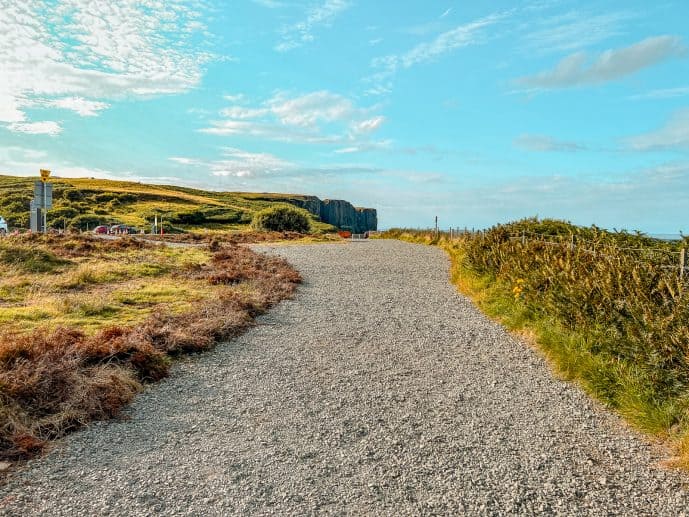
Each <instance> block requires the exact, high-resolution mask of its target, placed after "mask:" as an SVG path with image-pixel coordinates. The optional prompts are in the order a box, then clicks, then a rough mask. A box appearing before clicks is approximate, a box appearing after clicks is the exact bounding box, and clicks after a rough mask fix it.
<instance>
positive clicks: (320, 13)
mask: <svg viewBox="0 0 689 517" xmlns="http://www.w3.org/2000/svg"><path fill="white" fill-rule="evenodd" d="M349 7H350V3H349V2H348V1H347V0H326V1H325V2H324V3H322V4H321V5H318V6H316V7H312V8H311V9H309V10H308V11H307V13H306V18H305V19H304V20H302V21H300V22H299V23H296V24H295V25H292V26H289V27H286V28H284V29H283V30H282V41H281V42H280V43H278V44H277V45H276V46H275V50H277V51H278V52H287V51H289V50H293V49H295V48H298V47H301V46H302V45H304V44H306V43H309V42H311V41H313V40H314V39H315V36H314V35H313V32H314V30H315V29H317V28H319V27H328V26H330V25H332V22H333V21H334V20H335V18H337V16H338V15H340V14H341V13H342V12H344V11H346V10H347V9H349Z"/></svg>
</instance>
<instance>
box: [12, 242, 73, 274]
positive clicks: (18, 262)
mask: <svg viewBox="0 0 689 517" xmlns="http://www.w3.org/2000/svg"><path fill="white" fill-rule="evenodd" d="M69 263H70V262H69V261H67V260H64V259H61V258H59V257H57V256H56V255H54V254H53V253H51V252H49V251H45V250H42V249H40V248H36V247H28V246H15V245H12V244H2V245H0V264H4V265H7V266H15V267H18V268H19V269H21V270H22V271H25V272H27V273H47V272H50V271H54V270H55V269H57V268H59V267H61V266H64V265H66V264H69Z"/></svg>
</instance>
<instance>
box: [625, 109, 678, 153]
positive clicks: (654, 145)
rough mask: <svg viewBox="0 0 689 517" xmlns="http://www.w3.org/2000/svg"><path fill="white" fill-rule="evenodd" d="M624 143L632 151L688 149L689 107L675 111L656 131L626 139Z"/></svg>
mask: <svg viewBox="0 0 689 517" xmlns="http://www.w3.org/2000/svg"><path fill="white" fill-rule="evenodd" d="M626 145H627V147H628V148H629V149H632V150H634V151H654V150H663V149H670V150H672V149H675V150H689V109H683V110H680V111H679V112H677V113H675V115H674V116H673V117H672V118H671V119H670V120H669V121H668V122H667V124H665V125H664V126H663V127H661V128H660V129H658V130H656V131H652V132H650V133H646V134H644V135H639V136H635V137H632V138H629V139H627V140H626Z"/></svg>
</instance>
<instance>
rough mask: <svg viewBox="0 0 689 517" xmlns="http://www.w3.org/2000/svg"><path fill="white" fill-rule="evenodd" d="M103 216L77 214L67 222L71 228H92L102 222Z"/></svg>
mask: <svg viewBox="0 0 689 517" xmlns="http://www.w3.org/2000/svg"><path fill="white" fill-rule="evenodd" d="M101 221H103V218H102V217H100V216H97V215H93V214H83V215H78V216H76V217H74V218H72V220H71V221H70V222H69V227H70V229H72V230H82V231H83V230H93V228H95V227H96V226H98V225H99V224H102V222H101ZM48 223H50V221H48Z"/></svg>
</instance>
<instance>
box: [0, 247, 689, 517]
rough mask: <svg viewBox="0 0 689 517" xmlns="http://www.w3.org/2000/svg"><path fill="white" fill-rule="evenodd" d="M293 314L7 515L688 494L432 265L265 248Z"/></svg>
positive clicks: (30, 485) (485, 506) (674, 508)
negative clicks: (280, 272)
mask: <svg viewBox="0 0 689 517" xmlns="http://www.w3.org/2000/svg"><path fill="white" fill-rule="evenodd" d="M262 249H264V250H266V249H267V250H272V252H273V253H277V254H280V255H282V256H283V257H285V258H287V259H288V261H289V262H290V263H292V264H293V265H294V266H295V267H296V268H297V269H298V270H299V271H300V272H301V273H302V275H303V277H304V284H303V285H302V286H301V287H300V289H299V291H298V294H297V296H296V298H295V299H294V300H292V301H287V302H283V303H282V304H280V305H279V306H278V307H277V308H276V309H274V310H273V311H271V312H270V313H268V314H267V315H264V316H262V317H261V318H260V319H259V326H258V327H256V328H253V329H251V330H250V331H249V332H247V333H246V334H244V335H243V336H240V337H239V338H237V339H236V340H234V341H232V342H231V343H229V344H225V345H221V346H218V347H217V348H216V349H214V350H212V351H211V352H209V353H207V354H204V355H201V356H198V357H191V358H185V359H183V360H181V361H180V362H179V363H177V364H176V366H174V372H173V373H174V374H173V375H172V376H171V377H170V378H168V379H166V380H164V381H162V382H161V383H160V384H158V385H154V386H151V387H149V388H147V390H146V391H145V392H144V393H143V394H142V395H140V396H139V397H138V398H137V399H136V400H135V402H134V403H133V405H132V406H131V407H130V408H129V409H128V410H127V414H128V416H129V417H130V418H129V419H128V420H123V421H115V422H103V423H97V424H95V425H93V426H91V427H89V428H88V429H86V430H85V431H82V432H79V433H77V434H75V435H72V436H70V437H69V438H67V439H66V440H64V441H63V442H62V443H61V444H60V445H58V446H57V447H56V448H55V450H53V451H52V452H51V453H50V454H48V455H47V456H46V457H44V458H41V459H37V460H34V461H32V462H30V463H29V465H28V466H27V467H26V468H25V469H24V470H23V471H22V472H20V473H18V474H16V475H14V476H13V477H12V479H11V480H10V482H9V483H8V484H7V485H6V486H4V487H2V488H1V489H0V514H4V515H19V514H21V515H38V514H45V515H108V514H112V515H121V514H127V515H150V514H152V513H159V514H163V515H181V514H199V515H201V514H202V515H229V514H242V515H246V514H271V513H274V514H282V515H285V514H289V515H294V514H313V513H323V514H344V513H351V514H375V515H381V514H388V515H419V514H449V515H453V514H460V513H470V514H495V513H500V514H535V513H544V512H545V513H562V514H591V515H593V514H595V515H600V514H613V513H614V514H623V515H624V514H626V515H681V514H684V513H686V508H688V507H689V505H688V503H689V492H687V490H686V488H685V485H686V481H687V478H686V477H685V476H684V475H682V474H680V473H677V472H675V471H671V470H667V469H664V468H662V467H661V466H660V462H661V461H662V460H663V454H664V451H663V450H662V449H660V448H656V447H654V446H652V445H651V444H649V443H647V442H645V441H644V440H643V439H642V438H640V436H639V435H637V434H636V433H634V432H632V431H630V430H629V429H627V428H626V427H625V426H624V425H623V424H622V423H621V421H620V420H619V419H618V418H617V417H615V416H613V415H611V414H610V413H608V412H606V411H604V410H603V409H602V408H601V407H600V406H598V405H597V404H596V403H594V402H592V401H591V400H590V399H589V398H588V397H587V396H586V395H585V394H584V393H583V392H582V391H581V390H579V389H578V388H577V387H575V386H574V385H572V384H569V383H565V382H563V381H560V380H558V379H556V378H554V377H553V375H552V373H551V372H550V370H549V369H548V367H547V365H546V364H545V362H544V361H543V360H542V359H541V358H540V357H539V356H538V355H537V354H536V353H535V352H534V351H533V350H531V349H530V348H528V347H527V346H526V345H524V344H523V343H520V342H517V341H515V340H514V339H513V338H512V337H511V336H510V335H509V334H508V333H506V332H505V331H504V330H503V329H502V328H501V327H500V326H499V325H497V324H496V323H494V322H491V321H490V320H488V319H487V318H486V317H485V316H483V315H482V314H481V313H480V312H479V311H478V310H477V309H476V308H475V307H474V306H473V305H472V304H471V303H470V302H469V301H468V300H467V299H466V298H464V297H463V296H461V295H460V294H458V293H457V292H456V290H455V288H454V287H453V286H452V285H451V284H450V283H449V280H448V274H449V271H448V270H449V263H448V259H447V257H446V255H445V254H444V252H443V251H442V250H440V249H438V248H433V247H427V246H419V245H411V244H406V243H401V242H397V241H384V240H381V241H370V242H362V243H352V244H350V245H319V246H290V247H273V248H271V247H269V246H266V247H263V248H262Z"/></svg>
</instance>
